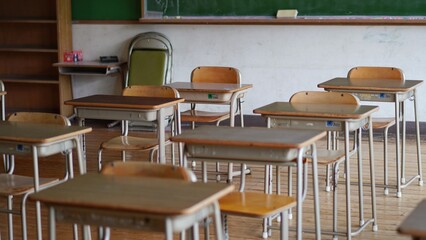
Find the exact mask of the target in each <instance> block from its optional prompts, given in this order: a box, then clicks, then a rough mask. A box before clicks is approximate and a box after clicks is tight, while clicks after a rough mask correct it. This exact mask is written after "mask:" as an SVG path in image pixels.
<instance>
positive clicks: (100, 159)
mask: <svg viewBox="0 0 426 240" xmlns="http://www.w3.org/2000/svg"><path fill="white" fill-rule="evenodd" d="M102 150H103V149H102V148H99V150H98V171H99V172H100V171H101V170H102Z"/></svg>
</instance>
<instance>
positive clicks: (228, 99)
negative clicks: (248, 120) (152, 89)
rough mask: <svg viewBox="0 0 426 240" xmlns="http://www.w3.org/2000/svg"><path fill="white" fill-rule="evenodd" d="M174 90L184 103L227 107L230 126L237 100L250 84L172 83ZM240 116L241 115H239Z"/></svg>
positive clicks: (232, 124) (250, 86)
mask: <svg viewBox="0 0 426 240" xmlns="http://www.w3.org/2000/svg"><path fill="white" fill-rule="evenodd" d="M167 86H170V87H173V88H175V89H176V90H177V91H178V92H179V94H180V97H181V98H184V99H185V102H186V103H200V104H226V105H229V116H230V119H229V121H230V126H232V127H233V126H234V125H235V112H236V108H237V99H238V98H242V97H243V96H244V93H246V92H247V91H248V89H250V88H252V87H253V85H252V84H229V83H192V82H174V83H170V84H167ZM241 114H242V113H241Z"/></svg>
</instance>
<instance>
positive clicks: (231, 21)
mask: <svg viewBox="0 0 426 240" xmlns="http://www.w3.org/2000/svg"><path fill="white" fill-rule="evenodd" d="M73 23H74V24H188V25H190V24H210V25H426V16H413V17H396V16H309V17H304V16H299V17H296V18H275V17H262V16H251V17H241V16H237V17H163V18H140V19H139V20H75V21H73Z"/></svg>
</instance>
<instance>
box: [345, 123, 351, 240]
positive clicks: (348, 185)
mask: <svg viewBox="0 0 426 240" xmlns="http://www.w3.org/2000/svg"><path fill="white" fill-rule="evenodd" d="M349 154H350V153H349V126H348V122H346V121H345V175H346V234H347V238H348V240H350V239H352V234H351V233H352V219H351V175H350V173H351V171H350V159H349V158H350V155H349Z"/></svg>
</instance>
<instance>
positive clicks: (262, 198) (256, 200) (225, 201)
mask: <svg viewBox="0 0 426 240" xmlns="http://www.w3.org/2000/svg"><path fill="white" fill-rule="evenodd" d="M245 168H246V167H245V164H242V165H241V170H243V169H245ZM305 173H306V171H305ZM265 174H268V173H266V172H265ZM267 179H268V178H266V176H265V181H268V180H267ZM244 182H245V175H244V174H243V175H241V181H240V187H239V192H232V193H230V194H228V195H226V196H225V197H223V198H221V199H220V200H219V205H220V211H221V213H222V218H223V228H224V232H225V239H229V234H228V220H227V215H236V216H243V217H252V218H262V219H263V232H262V237H263V238H264V239H266V238H268V236H271V235H272V231H271V224H272V221H271V220H272V217H274V216H279V217H280V219H281V224H280V239H281V240H283V239H288V219H289V216H288V212H289V211H290V209H291V208H292V207H295V206H296V204H297V201H296V200H295V198H293V197H290V196H284V195H279V194H278V193H277V194H268V193H261V192H244V186H245V184H244ZM305 189H306V188H305ZM207 230H208V229H207V228H206V232H207Z"/></svg>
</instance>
